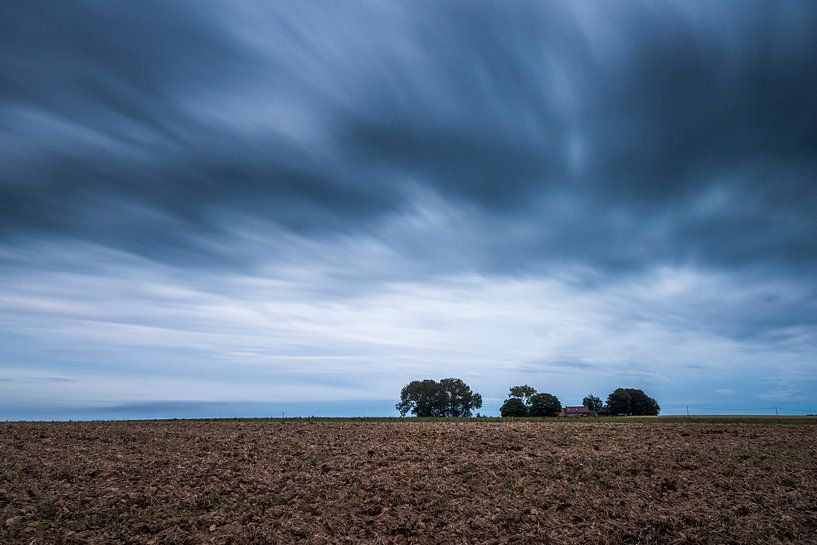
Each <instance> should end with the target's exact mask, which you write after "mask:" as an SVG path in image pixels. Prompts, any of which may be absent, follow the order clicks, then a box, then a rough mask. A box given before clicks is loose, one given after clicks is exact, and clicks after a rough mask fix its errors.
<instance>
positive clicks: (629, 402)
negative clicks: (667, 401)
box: [605, 388, 661, 416]
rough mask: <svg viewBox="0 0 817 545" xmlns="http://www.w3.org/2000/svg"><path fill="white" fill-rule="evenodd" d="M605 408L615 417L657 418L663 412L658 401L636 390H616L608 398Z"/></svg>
mask: <svg viewBox="0 0 817 545" xmlns="http://www.w3.org/2000/svg"><path fill="white" fill-rule="evenodd" d="M605 408H606V410H607V412H608V413H609V414H611V415H614V416H615V415H618V414H623V415H627V416H630V415H633V416H655V415H657V414H658V413H659V412H660V411H661V407H660V406H659V405H658V402H657V401H655V400H654V399H653V398H651V397H650V396H648V395H647V394H645V393H644V391H643V390H639V389H636V388H616V389H615V390H613V392H612V393H611V394H610V395H609V396H607V406H606V407H605Z"/></svg>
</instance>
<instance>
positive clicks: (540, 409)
mask: <svg viewBox="0 0 817 545" xmlns="http://www.w3.org/2000/svg"><path fill="white" fill-rule="evenodd" d="M561 410H562V403H561V402H560V401H559V398H558V397H556V396H555V395H552V394H547V393H541V394H534V395H532V396H531V397H530V409H528V414H529V415H530V416H557V415H558V414H559V411H561Z"/></svg>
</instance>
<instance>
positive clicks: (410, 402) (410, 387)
mask: <svg viewBox="0 0 817 545" xmlns="http://www.w3.org/2000/svg"><path fill="white" fill-rule="evenodd" d="M447 402H448V399H447V396H446V393H445V389H444V388H443V386H442V384H440V383H439V382H437V381H436V380H432V379H426V380H413V381H411V382H409V383H408V384H406V385H405V386H403V389H402V390H401V391H400V402H399V403H397V404H396V405H395V408H396V409H397V410H398V411H400V416H406V414H407V413H409V412H410V413H411V414H413V415H414V416H422V417H429V416H443V415H444V411H445V406H446V404H447Z"/></svg>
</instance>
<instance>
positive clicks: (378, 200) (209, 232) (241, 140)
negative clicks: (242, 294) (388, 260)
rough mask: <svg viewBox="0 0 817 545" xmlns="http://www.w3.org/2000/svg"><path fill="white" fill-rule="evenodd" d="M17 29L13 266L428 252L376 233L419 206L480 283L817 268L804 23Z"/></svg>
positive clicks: (404, 12)
mask: <svg viewBox="0 0 817 545" xmlns="http://www.w3.org/2000/svg"><path fill="white" fill-rule="evenodd" d="M284 8H285V9H284ZM0 9H2V17H0V51H2V53H0V63H2V64H1V65H2V71H0V98H1V99H2V103H0V110H2V112H1V113H2V119H3V120H2V121H0V123H2V126H3V135H2V137H0V138H2V140H0V157H1V158H2V160H3V162H4V168H3V171H2V174H0V176H2V178H1V179H0V229H1V230H2V232H0V236H2V237H3V239H4V240H5V241H7V242H8V241H12V242H13V241H15V240H27V239H30V238H31V237H48V236H57V235H59V236H62V237H69V238H76V239H82V240H90V241H93V242H97V243H101V244H104V245H106V246H110V247H113V248H119V249H124V250H126V251H128V252H132V253H135V254H139V255H143V256H147V257H150V258H151V259H155V260H159V261H164V262H177V263H190V262H191V260H193V261H194V262H196V263H202V264H204V265H207V264H210V263H218V262H219V260H220V259H221V258H223V257H225V256H231V255H233V254H234V251H235V248H236V247H237V246H240V245H241V244H242V241H241V240H238V241H236V240H234V238H235V237H236V235H235V234H234V233H233V232H232V230H231V229H232V227H233V226H234V224H235V222H240V221H241V220H242V219H244V220H248V221H250V225H252V226H254V227H253V229H256V230H257V231H259V232H261V233H262V236H263V233H264V229H265V226H268V227H269V228H271V229H272V228H274V229H283V230H285V231H292V232H296V233H299V234H301V235H303V236H306V237H314V238H318V239H319V238H321V237H325V236H328V235H336V234H338V233H352V234H354V233H362V234H371V235H372V236H375V237H381V238H387V240H386V242H387V243H388V244H391V245H393V246H395V247H396V250H397V251H398V252H410V251H411V248H410V245H408V246H403V245H404V244H406V243H405V240H403V239H399V238H396V239H388V235H387V234H384V233H383V232H381V231H380V229H379V227H378V225H379V223H378V222H383V221H387V220H389V219H390V218H395V217H399V216H400V214H405V213H409V212H410V211H411V210H412V207H414V206H417V205H418V201H417V198H418V197H417V195H418V194H422V192H423V191H427V192H431V193H432V194H434V195H437V196H439V197H440V198H441V199H442V200H443V201H444V202H445V203H446V204H447V206H448V207H449V208H450V209H455V210H456V209H458V208H461V209H463V210H468V211H469V212H468V213H469V214H470V216H469V218H470V220H471V222H472V223H470V224H469V225H467V226H465V227H466V228H469V229H471V231H472V232H473V233H475V234H476V235H475V236H474V237H473V238H472V239H470V240H465V241H463V240H447V241H445V244H447V245H448V246H447V248H453V247H457V246H458V244H457V243H459V246H463V245H465V246H468V247H467V248H465V249H464V250H462V251H463V254H464V257H463V258H462V260H461V261H459V262H460V263H466V264H468V266H470V267H474V268H477V269H484V270H487V271H496V270H502V271H506V272H509V271H515V270H527V269H530V268H531V267H535V266H536V265H537V264H540V265H542V266H550V265H552V264H560V263H573V264H578V265H588V266H590V268H592V269H595V270H596V271H598V272H600V273H601V274H602V275H604V274H610V273H614V272H616V271H629V270H641V269H643V268H646V267H650V266H653V265H656V264H661V263H687V262H695V263H699V264H702V265H705V266H712V267H729V268H732V267H745V266H757V267H772V268H775V269H783V270H790V271H792V273H793V274H799V273H798V271H802V270H804V268H808V267H811V268H812V270H813V267H814V266H815V265H817V236H816V235H815V233H817V220H816V219H815V216H816V215H815V214H814V212H813V211H814V210H815V209H817V189H815V182H814V180H815V179H817V160H815V159H814V157H817V99H815V97H817V43H815V41H817V37H815V36H817V34H816V33H815V32H813V30H814V29H815V28H817V9H815V8H814V7H812V6H810V5H808V4H806V3H779V2H774V3H772V2H760V3H758V2H754V3H751V2H737V3H733V4H723V3H716V4H714V3H713V4H705V3H701V4H694V5H690V4H685V3H681V4H673V3H666V4H661V5H658V4H655V3H645V4H635V3H629V4H617V5H613V4H608V3H598V4H589V3H582V4H572V3H561V4H559V3H540V2H534V3H513V4H510V5H509V4H497V3H479V2H477V3H461V2H447V3H437V2H434V3H432V2H429V3H414V2H412V3H405V4H402V5H395V4H393V5H370V4H362V3H361V4H348V3H340V4H321V5H320V6H315V7H309V6H294V5H290V6H285V7H284V6H279V7H278V8H274V7H270V6H267V5H264V4H259V5H256V6H253V5H251V4H248V5H243V6H242V7H241V8H240V9H239V8H238V7H236V8H235V13H227V12H226V11H227V10H225V8H224V6H220V5H218V4H210V3H198V2H196V3H193V2H190V3H185V2H173V3H167V2H155V3H150V2H149V3H139V4H133V3H127V2H121V3H85V2H71V3H62V4H54V3H37V2H27V3H7V4H5V5H4V6H3V7H2V8H0ZM418 191H419V193H418ZM270 232H272V231H270ZM406 238H411V237H406ZM214 241H215V243H214ZM423 244H424V245H425V246H434V245H435V244H443V241H442V240H427V241H424V243H423ZM423 251H424V252H427V253H425V254H422V253H421V255H426V257H429V256H434V255H435V253H434V250H433V249H425V250H423ZM447 252H448V250H444V251H442V253H447ZM246 255H252V253H249V254H246ZM264 258H265V259H268V258H270V256H268V255H265V256H264ZM247 259H248V260H252V259H253V258H252V257H247ZM434 262H435V263H446V264H450V263H454V262H456V260H444V259H439V260H438V259H435V260H434ZM240 263H241V264H244V263H243V262H240ZM441 266H442V265H441Z"/></svg>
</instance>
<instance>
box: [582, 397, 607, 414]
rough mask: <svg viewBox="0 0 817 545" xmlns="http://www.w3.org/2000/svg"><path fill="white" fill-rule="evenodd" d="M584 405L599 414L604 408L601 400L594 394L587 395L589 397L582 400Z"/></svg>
mask: <svg viewBox="0 0 817 545" xmlns="http://www.w3.org/2000/svg"><path fill="white" fill-rule="evenodd" d="M582 405H584V406H585V407H587V408H588V409H590V410H591V411H593V412H595V413H599V412H600V411H601V409H602V407H603V405H602V402H601V399H600V398H598V397H596V396H594V395H593V394H587V396H586V397H585V398H584V399H582Z"/></svg>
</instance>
